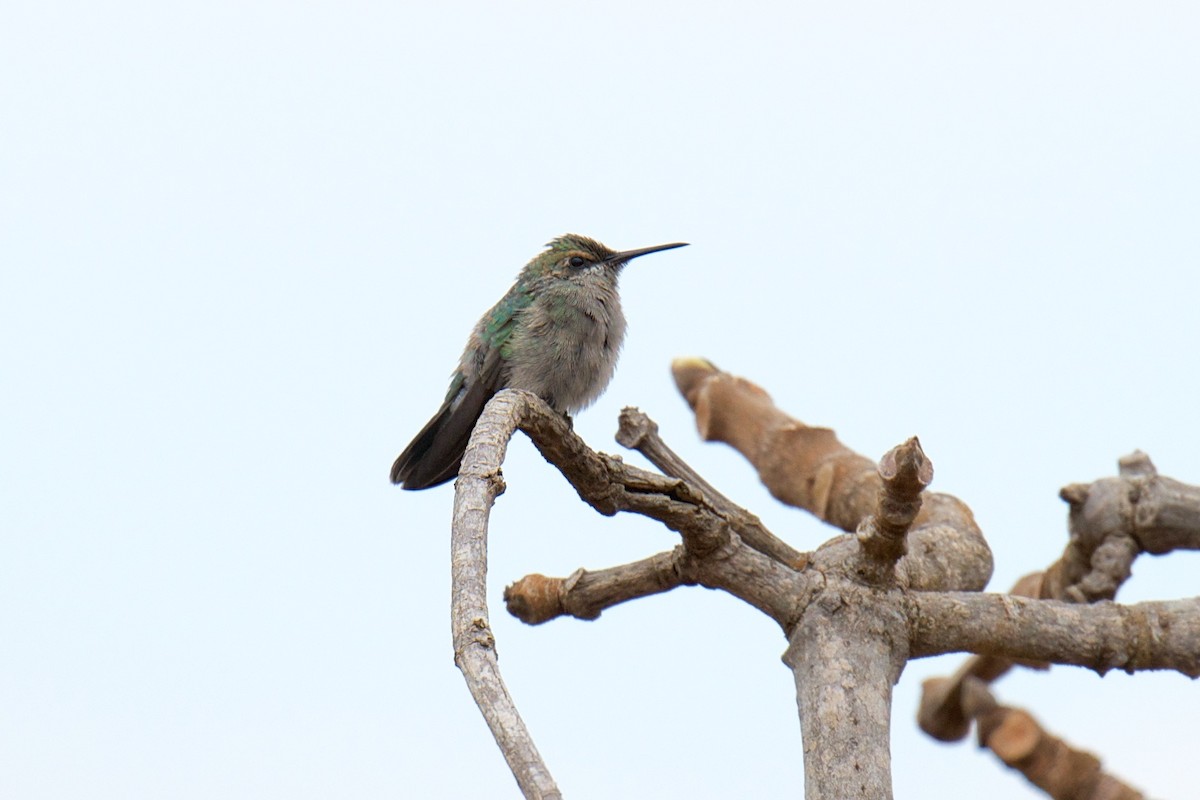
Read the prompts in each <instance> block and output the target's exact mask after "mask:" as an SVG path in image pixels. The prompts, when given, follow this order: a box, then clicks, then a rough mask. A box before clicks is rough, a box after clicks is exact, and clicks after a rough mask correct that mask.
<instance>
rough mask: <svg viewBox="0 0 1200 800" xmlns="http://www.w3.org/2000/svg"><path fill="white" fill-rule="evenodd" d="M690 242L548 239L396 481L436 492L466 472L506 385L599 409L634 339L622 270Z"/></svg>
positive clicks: (476, 334)
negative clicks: (626, 245) (623, 245)
mask: <svg viewBox="0 0 1200 800" xmlns="http://www.w3.org/2000/svg"><path fill="white" fill-rule="evenodd" d="M686 244H687V243H686V242H675V243H673V244H660V245H656V246H654V247H643V248H640V249H637V250H622V251H620V252H617V251H614V250H610V249H609V248H607V247H605V246H604V245H602V244H600V243H599V242H597V241H596V240H595V239H589V238H588V237H586V236H580V235H578V234H575V233H568V234H565V235H563V236H560V237H558V238H557V239H554V240H553V241H551V242H550V243H549V244H547V245H546V249H545V250H544V251H542V252H541V253H539V254H538V255H536V256H534V257H533V259H532V260H531V261H530V262H529V263H528V264H526V265H525V267H524V269H522V270H521V273H520V274H519V275H518V276H517V281H516V283H514V284H513V286H512V288H511V289H509V290H508V293H507V294H505V295H504V297H502V298H500V302H499V303H496V305H494V306H492V307H491V308H490V309H489V310H488V311H487V313H485V314H484V315H483V317H482V318H480V320H479V322H478V323H476V325H475V328H474V330H472V331H471V336H470V338H468V339H467V346H466V349H464V350H463V354H462V358H460V359H459V362H458V369H456V370H455V371H454V374H453V375H452V376H451V377H450V390H449V391H448V392H446V400H445V402H443V403H442V407H441V408H439V409H438V411H437V413H436V414H434V415H433V419H431V420H429V422H428V423H427V424H426V425H425V427H424V428H422V429H421V432H420V433H418V434H417V435H416V437H415V438H414V439H413V440H412V442H411V443H410V444H409V445H408V447H406V448H404V452H403V453H401V454H400V457H399V458H397V459H396V463H395V464H393V465H392V483H397V484H400V486H401V487H402V488H404V489H428V488H430V487H432V486H438V485H440V484H443V483H446V482H447V481H450V480H453V479H454V478H455V477H457V476H458V468H459V465H460V464H461V463H462V457H463V452H464V451H465V450H466V449H467V439H468V438H470V436H471V431H472V430H474V428H475V423H476V421H478V419H479V415H480V414H482V413H483V406H484V404H486V403H487V401H488V400H490V399H491V398H492V396H493V395H495V394H496V393H497V392H499V391H500V390H501V389H524V390H525V391H527V392H532V393H534V394H536V395H537V396H538V397H540V398H542V399H543V400H545V401H546V403H547V404H548V405H549V406H550V407H551V408H553V409H554V410H555V411H557V412H559V413H560V414H563V415H565V416H568V418H569V415H570V414H572V413H574V412H576V411H579V410H580V409H583V408H586V407H587V406H589V405H591V403H592V402H593V401H594V400H595V399H596V398H597V397H599V396H600V394H601V393H602V392H603V391H604V389H605V388H606V387H607V386H608V382H609V381H610V380H612V376H613V371H614V370H615V369H616V366H617V356H618V355H619V353H620V350H621V342H622V341H623V340H624V338H625V314H624V313H623V312H622V311H621V298H620V295H619V293H618V291H617V279H618V278H619V277H620V275H621V270H622V269H623V268H624V267H625V265H626V264H628V263H629V262H630V261H632V260H633V259H635V258H638V257H639V256H644V255H646V254H648V253H657V252H659V251H661V250H671V249H673V248H676V247H684V246H685V245H686Z"/></svg>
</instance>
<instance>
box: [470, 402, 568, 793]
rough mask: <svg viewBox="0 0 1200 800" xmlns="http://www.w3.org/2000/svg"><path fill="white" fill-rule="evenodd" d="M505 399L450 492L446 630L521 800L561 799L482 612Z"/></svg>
mask: <svg viewBox="0 0 1200 800" xmlns="http://www.w3.org/2000/svg"><path fill="white" fill-rule="evenodd" d="M506 410H507V409H505V408H504V401H503V400H501V401H500V402H499V403H497V402H496V400H493V401H492V403H489V406H488V408H486V409H485V410H484V413H483V416H482V417H480V420H479V423H478V424H477V425H476V426H475V431H474V432H473V433H472V434H471V439H470V442H469V443H468V444H467V454H466V456H465V457H464V459H463V465H462V469H461V471H460V473H459V478H458V481H457V482H456V483H455V486H454V521H453V524H452V527H451V535H450V547H451V555H450V570H451V601H450V624H451V629H452V631H453V634H454V663H455V664H457V665H458V668H459V669H460V670H461V671H462V673H463V678H464V679H465V680H466V682H467V688H468V689H469V690H470V692H471V696H472V697H473V698H475V704H476V705H477V706H479V710H480V711H481V712H482V713H483V716H484V719H485V720H487V724H488V727H489V728H490V729H491V731H492V736H493V737H495V739H496V744H497V745H498V746H499V747H500V752H501V753H503V754H504V760H505V761H507V762H508V767H509V769H510V770H512V773H513V776H514V777H515V778H516V779H517V785H519V786H520V787H521V791H522V792H523V793H524V795H525V797H527V798H531V799H532V800H560V799H561V797H562V794H561V793H560V792H559V790H558V786H557V785H555V783H554V778H553V777H552V776H551V775H550V770H549V769H547V767H546V764H545V763H544V762H543V761H542V757H541V755H540V754H539V753H538V751H537V747H536V746H535V745H534V743H533V739H532V737H530V735H529V731H528V730H527V729H526V727H525V723H524V721H523V720H522V719H521V715H520V713H518V711H517V707H516V704H515V703H514V702H513V699H512V696H511V695H509V693H508V687H506V686H505V685H504V680H503V678H502V677H501V675H500V666H499V663H498V662H497V660H496V640H495V637H494V636H493V635H492V629H491V623H490V622H489V621H488V613H487V533H488V518H489V516H490V514H491V508H492V504H493V503H495V501H496V497H497V496H498V495H500V494H501V493H502V492H503V491H504V479H503V478H502V477H501V476H500V463H501V462H502V461H503V460H504V453H505V450H506V449H507V447H508V440H509V438H510V437H511V436H512V431H513V428H514V427H515V415H513V414H511V413H509V414H506V413H505V411H506Z"/></svg>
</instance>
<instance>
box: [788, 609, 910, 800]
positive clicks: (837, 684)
mask: <svg viewBox="0 0 1200 800" xmlns="http://www.w3.org/2000/svg"><path fill="white" fill-rule="evenodd" d="M897 599H898V598H897V597H896V596H895V595H894V594H893V596H892V597H890V598H886V599H885V598H881V597H880V596H879V594H878V593H875V592H871V591H870V590H865V589H861V588H853V587H849V586H843V587H841V588H840V589H833V590H831V589H828V588H827V589H825V590H824V591H822V592H821V593H820V595H819V596H818V597H817V598H815V599H814V602H812V603H810V604H809V605H808V606H807V608H806V610H805V613H804V616H803V617H802V618H801V620H800V622H799V624H798V625H796V627H795V628H794V629H793V631H792V634H791V637H790V646H789V647H788V650H787V653H786V654H785V656H784V661H785V662H786V663H787V665H788V666H789V667H791V668H792V673H793V676H794V678H795V682H796V703H797V706H798V708H799V711H800V730H801V735H802V737H803V739H804V796H805V798H807V800H849V799H850V798H853V799H854V800H859V799H860V798H861V800H879V799H880V798H890V797H891V796H892V772H891V756H890V752H891V744H890V738H889V736H890V731H889V728H890V724H891V708H892V686H893V685H894V684H895V683H896V681H897V680H898V679H899V677H900V671H901V670H902V669H903V668H904V662H905V652H906V647H905V637H904V626H905V621H904V617H903V615H902V614H900V613H898V610H899V603H898V602H897ZM881 600H882V602H881Z"/></svg>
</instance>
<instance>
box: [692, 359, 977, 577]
mask: <svg viewBox="0 0 1200 800" xmlns="http://www.w3.org/2000/svg"><path fill="white" fill-rule="evenodd" d="M672 372H673V373H674V376H675V383H676V385H677V386H678V387H679V391H680V393H682V394H683V396H684V398H685V399H686V400H687V402H688V405H690V406H691V407H692V410H693V411H694V412H695V415H696V427H697V428H698V429H699V431H700V435H701V437H703V438H704V439H706V440H708V441H719V442H725V443H727V444H729V445H731V446H733V447H734V449H736V450H737V451H738V452H740V453H742V455H744V456H745V457H746V458H747V459H749V461H750V463H751V464H753V465H754V467H755V468H756V469H757V470H758V474H759V477H760V478H761V479H762V482H763V483H764V484H765V485H766V487H767V489H769V490H770V492H771V494H772V495H774V496H775V497H777V498H778V499H779V500H781V501H782V502H784V503H787V504H788V505H792V506H796V507H797V508H803V509H805V510H807V511H809V512H811V513H812V514H813V515H815V516H816V517H817V518H818V519H821V520H824V521H825V522H828V523H829V524H831V525H834V526H836V527H838V528H841V529H842V530H844V531H848V532H852V531H855V530H857V529H858V526H859V525H860V524H861V523H862V521H863V520H864V519H866V518H867V517H868V516H870V515H871V514H873V513H874V512H875V511H876V509H877V503H878V498H879V494H880V491H882V489H883V479H882V477H881V476H880V473H879V470H878V468H877V465H876V464H875V463H874V462H873V461H871V459H868V458H866V457H865V456H861V455H859V454H858V453H855V452H854V451H853V450H850V449H849V448H848V447H846V446H845V445H843V444H842V443H841V442H839V441H838V439H837V436H836V435H834V433H833V431H831V430H829V429H828V428H810V427H809V426H807V425H805V424H804V423H802V422H800V421H799V420H797V419H794V418H792V417H790V416H788V415H787V414H785V413H784V412H783V411H781V410H780V409H779V408H777V407H776V406H775V404H774V403H773V402H772V401H771V398H770V396H769V395H768V394H767V393H766V392H765V391H763V390H762V389H761V388H759V387H758V386H756V385H754V384H753V383H751V382H750V381H747V380H745V379H744V378H738V377H735V376H733V375H730V374H729V373H727V372H722V371H721V370H719V369H717V368H716V367H715V366H713V364H712V363H711V362H708V361H705V360H704V359H699V358H683V359H676V360H675V362H674V363H673V364H672ZM911 525H912V527H911V530H910V532H909V534H908V537H907V546H908V554H907V555H905V556H904V557H903V558H902V559H900V562H899V564H898V565H897V574H896V577H897V580H898V581H899V583H900V585H902V586H907V587H909V588H913V589H941V590H971V589H982V588H983V587H984V586H986V585H987V582H988V579H989V578H990V577H991V574H992V554H991V550H989V549H988V546H987V542H986V541H984V538H983V533H982V531H980V530H979V526H978V525H977V524H976V523H975V517H974V515H972V514H971V510H970V508H968V507H967V505H966V504H965V503H963V502H962V501H961V500H959V499H958V498H956V497H953V496H951V495H948V494H939V493H929V492H927V493H925V494H924V495H923V503H922V505H921V509H920V511H919V512H918V513H917V515H916V517H915V518H914V519H913V520H912V523H911ZM858 549H859V545H858V543H857V541H856V540H855V539H854V538H853V537H843V538H842V539H840V540H839V539H835V540H833V541H831V542H827V543H826V544H825V545H824V546H822V548H820V550H818V551H817V553H814V554H813V555H814V558H816V557H818V555H819V556H820V558H821V560H822V566H828V565H831V564H835V563H836V564H846V563H848V562H849V559H851V558H853V557H855V555H856V554H857V552H858Z"/></svg>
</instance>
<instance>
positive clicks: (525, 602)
mask: <svg viewBox="0 0 1200 800" xmlns="http://www.w3.org/2000/svg"><path fill="white" fill-rule="evenodd" d="M682 558H683V548H682V547H677V548H675V550H673V551H671V552H669V553H659V554H658V555H655V556H651V557H650V558H644V559H642V560H641V561H635V562H633V563H632V564H624V565H622V566H619V567H612V568H611V569H601V570H595V571H588V570H583V569H577V570H575V572H573V573H572V574H571V575H569V576H568V577H566V578H548V577H546V576H545V575H537V574H533V575H526V576H525V577H524V578H521V579H520V580H518V581H516V582H515V583H513V584H511V585H510V586H508V587H507V588H506V589H505V590H504V602H505V603H506V604H507V606H508V613H510V614H512V615H513V616H514V617H516V618H517V619H519V620H521V621H522V622H525V623H527V624H529V625H538V624H540V623H543V622H547V621H549V620H552V619H554V618H555V617H561V616H564V615H565V616H571V617H575V618H576V619H584V620H593V619H597V618H599V616H600V613H601V612H602V611H604V609H606V608H611V607H612V606H615V605H617V604H619V603H624V602H625V601H627V600H635V599H637V598H639V597H648V596H649V595H652V594H659V593H660V592H666V591H670V590H671V589H674V588H675V587H677V586H683V585H685V584H686V583H687V580H686V579H685V578H684V575H683V569H682V567H681V560H682Z"/></svg>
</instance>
